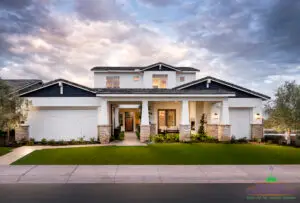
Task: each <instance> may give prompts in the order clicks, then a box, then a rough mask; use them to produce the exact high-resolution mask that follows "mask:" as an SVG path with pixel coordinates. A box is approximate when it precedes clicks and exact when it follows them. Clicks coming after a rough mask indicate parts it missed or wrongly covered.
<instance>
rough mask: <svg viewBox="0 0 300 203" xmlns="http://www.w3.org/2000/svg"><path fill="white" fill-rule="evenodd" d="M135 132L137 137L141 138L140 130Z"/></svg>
mask: <svg viewBox="0 0 300 203" xmlns="http://www.w3.org/2000/svg"><path fill="white" fill-rule="evenodd" d="M135 134H136V137H137V138H138V139H140V132H138V131H135Z"/></svg>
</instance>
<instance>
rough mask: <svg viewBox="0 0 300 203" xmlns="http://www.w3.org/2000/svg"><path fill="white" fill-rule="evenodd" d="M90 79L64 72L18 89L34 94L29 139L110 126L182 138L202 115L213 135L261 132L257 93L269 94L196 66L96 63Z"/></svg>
mask: <svg viewBox="0 0 300 203" xmlns="http://www.w3.org/2000/svg"><path fill="white" fill-rule="evenodd" d="M91 71H93V73H94V87H93V88H91V87H86V86H82V85H79V84H76V83H73V82H71V81H67V80H64V79H57V80H54V81H51V82H48V83H44V84H42V85H40V86H39V87H34V88H32V89H30V90H28V91H26V92H23V93H21V96H22V97H25V98H27V99H29V100H30V101H31V102H32V107H31V108H30V109H29V112H28V119H27V121H26V125H24V126H23V127H24V131H27V132H28V136H29V137H31V138H34V139H35V140H41V139H42V138H46V139H48V140H49V139H55V140H62V139H63V140H71V139H78V138H80V137H83V138H84V139H87V140H88V139H90V138H99V139H100V142H101V143H108V142H109V138H110V136H111V135H112V134H113V133H114V129H115V128H118V127H121V129H122V130H123V131H125V133H126V132H134V131H135V130H137V129H140V140H141V142H145V141H147V140H149V136H150V135H152V134H157V133H163V132H179V134H180V140H188V139H189V137H190V134H191V133H193V131H197V129H198V128H199V125H200V120H201V117H202V115H204V116H205V121H206V124H205V127H206V131H207V132H208V134H209V135H211V136H215V137H217V138H218V139H219V140H226V139H229V138H230V137H231V136H235V137H236V138H242V137H247V138H253V137H261V136H262V134H263V126H262V101H263V100H267V99H269V97H268V96H266V95H263V94H260V93H258V92H254V91H251V90H249V89H246V88H243V87H241V86H238V85H235V84H232V83H229V82H226V81H223V80H220V79H217V78H213V77H210V76H208V77H205V78H201V79H198V80H196V73H197V72H198V71H199V69H195V68H191V67H175V66H171V65H168V64H164V63H156V64H152V65H149V66H141V67H94V68H92V69H91Z"/></svg>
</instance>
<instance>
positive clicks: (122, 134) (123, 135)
mask: <svg viewBox="0 0 300 203" xmlns="http://www.w3.org/2000/svg"><path fill="white" fill-rule="evenodd" d="M124 137H125V132H124V131H122V132H120V134H119V140H124Z"/></svg>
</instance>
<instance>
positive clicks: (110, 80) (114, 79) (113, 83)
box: [106, 76, 120, 88]
mask: <svg viewBox="0 0 300 203" xmlns="http://www.w3.org/2000/svg"><path fill="white" fill-rule="evenodd" d="M106 87H107V88H120V77H119V76H106Z"/></svg>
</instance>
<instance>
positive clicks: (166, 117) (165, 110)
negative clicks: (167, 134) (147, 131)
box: [157, 109, 177, 130]
mask: <svg viewBox="0 0 300 203" xmlns="http://www.w3.org/2000/svg"><path fill="white" fill-rule="evenodd" d="M159 111H164V112H165V123H166V125H165V126H167V127H170V126H168V125H167V124H168V116H167V111H173V112H175V114H174V115H175V117H174V126H177V124H176V123H177V122H176V116H177V115H176V109H157V124H158V125H157V127H158V130H159V127H160V124H159Z"/></svg>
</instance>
